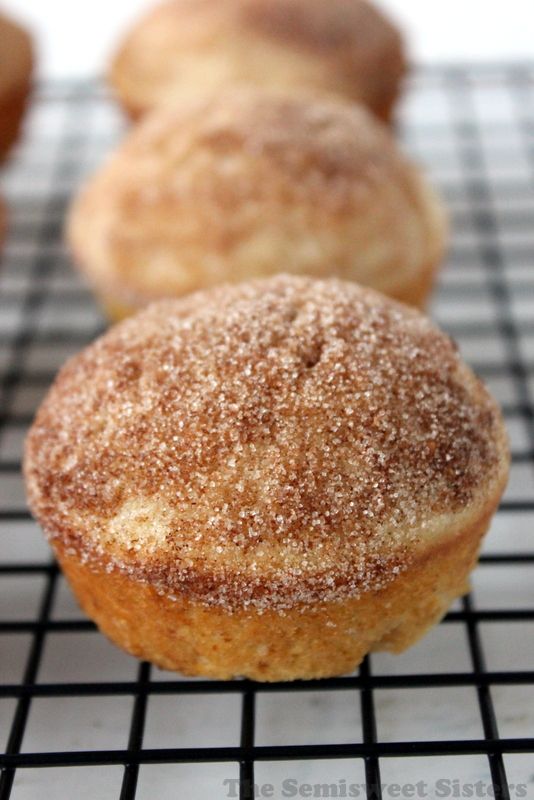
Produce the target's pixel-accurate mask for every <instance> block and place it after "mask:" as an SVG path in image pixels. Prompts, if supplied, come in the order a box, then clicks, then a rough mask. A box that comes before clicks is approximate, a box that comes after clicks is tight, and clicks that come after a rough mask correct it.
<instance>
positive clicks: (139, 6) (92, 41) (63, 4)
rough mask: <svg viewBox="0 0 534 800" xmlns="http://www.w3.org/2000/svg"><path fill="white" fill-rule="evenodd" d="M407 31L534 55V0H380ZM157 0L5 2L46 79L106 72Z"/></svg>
mask: <svg viewBox="0 0 534 800" xmlns="http://www.w3.org/2000/svg"><path fill="white" fill-rule="evenodd" d="M379 2H380V5H381V6H382V7H383V8H384V9H387V10H389V12H390V13H391V14H392V15H393V16H394V17H395V18H396V19H397V21H398V22H399V24H400V25H401V26H402V27H403V29H404V30H405V31H406V34H407V36H408V39H409V41H410V52H411V54H412V58H413V59H414V60H417V61H424V62H431V61H443V60H459V61H465V60H502V59H525V58H534V3H533V2H532V0H506V2H503V0H500V2H496V0H447V1H446V2H445V0H440V1H439V2H432V0H379ZM153 4H154V0H106V1H105V2H104V0H93V2H86V3H80V2H73V1H72V0H46V2H38V0H6V1H5V2H4V1H2V7H3V8H5V9H7V10H9V11H10V12H12V13H13V14H15V15H17V16H18V17H19V18H20V19H21V20H22V21H24V22H26V23H27V24H28V25H30V26H31V27H32V29H33V30H34V33H35V34H36V36H37V38H38V41H39V50H40V59H39V66H40V74H41V75H42V76H43V77H55V78H61V77H91V76H93V75H95V74H99V73H101V72H102V71H103V70H104V68H105V64H106V62H107V60H108V58H109V54H110V52H111V51H112V50H113V47H114V45H115V43H116V42H117V40H118V37H119V36H120V35H121V33H122V32H123V31H124V30H125V29H126V28H127V27H128V25H129V24H130V23H131V22H132V20H134V19H135V18H136V16H139V14H140V13H141V12H142V10H143V9H145V8H147V7H149V6H150V5H153Z"/></svg>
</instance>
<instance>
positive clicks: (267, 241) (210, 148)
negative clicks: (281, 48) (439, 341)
mask: <svg viewBox="0 0 534 800" xmlns="http://www.w3.org/2000/svg"><path fill="white" fill-rule="evenodd" d="M445 230H446V225H445V219H444V212H443V208H442V205H441V202H440V200H439V199H438V197H437V196H436V194H435V193H434V191H433V190H432V189H431V187H430V186H429V185H428V184H427V182H426V180H425V179H424V178H423V177H422V175H421V174H420V173H419V171H418V170H417V168H416V167H415V166H414V165H413V164H412V163H411V162H410V161H409V160H408V159H406V158H405V157H404V156H403V155H402V154H401V153H400V151H399V150H398V148H397V146H396V144H395V142H394V140H393V138H392V136H391V135H390V133H389V131H388V129H387V128H385V126H384V125H382V124H381V123H380V122H379V121H378V120H376V119H375V118H374V117H372V116H371V115H370V114H369V113H368V112H367V111H366V110H365V109H364V108H363V107H361V106H358V105H356V104H353V103H343V102H339V101H335V102H329V101H326V100H324V99H311V98H309V97H307V98H299V97H297V96H296V95H295V94H289V95H282V94H277V93H273V92H266V91H262V90H258V89H255V90H252V89H249V90H234V91H226V92H221V93H219V94H217V95H216V96H215V95H212V94H209V95H207V96H205V97H203V98H197V99H196V100H192V99H188V100H183V101H182V102H181V103H177V104H175V105H174V107H172V108H170V107H165V108H163V107H162V108H160V109H158V110H156V111H154V112H153V113H152V114H150V115H149V116H148V117H147V118H146V119H145V120H143V122H141V123H140V124H139V125H138V126H137V127H136V128H135V129H134V130H133V131H132V132H131V133H130V134H129V136H127V137H126V139H125V140H124V142H123V143H122V145H121V146H120V147H119V149H118V150H117V151H116V153H115V154H114V155H112V157H111V158H110V159H109V161H108V162H107V163H106V164H105V165H104V166H103V167H102V168H101V170H100V171H99V172H98V173H97V174H96V176H94V177H93V178H92V179H91V180H90V181H89V183H88V184H87V185H86V187H85V188H84V189H83V190H82V192H81V193H80V195H79V196H78V198H77V199H76V200H75V202H74V205H73V207H72V209H71V211H70V215H69V221H68V231H67V235H68V239H69V243H70V246H71V249H72V252H73V255H74V258H75V261H76V262H77V264H78V265H79V267H80V268H81V269H82V271H83V272H84V273H85V274H86V276H87V278H88V279H89V281H90V282H91V283H92V285H93V287H94V289H95V291H96V293H97V295H98V296H99V297H100V299H101V300H102V301H103V304H104V306H105V307H106V308H107V310H108V313H109V314H110V316H111V317H112V318H118V317H121V316H125V315H127V314H129V313H131V312H133V311H134V310H136V309H138V308H140V307H142V306H144V305H146V304H147V303H149V302H150V301H152V300H155V299H158V298H163V297H176V296H180V295H183V294H185V293H188V292H191V291H194V290H196V289H201V288H206V287H209V286H212V285H215V284H218V283H225V282H230V283H233V282H237V281H242V280H246V279H250V278H256V277H266V276H269V275H273V274H275V273H277V272H282V271H283V272H290V273H293V274H305V275H312V276H315V277H327V276H337V277H340V278H345V279H349V280H354V281H357V282H359V283H362V284H364V285H366V286H370V287H372V288H375V289H378V290H379V291H382V292H384V293H385V294H388V295H390V296H392V297H395V298H397V299H399V300H402V301H405V302H407V303H411V304H414V305H423V304H424V302H425V300H426V298H427V295H428V293H429V291H430V289H431V286H432V283H433V278H434V274H435V271H436V267H437V265H438V263H439V261H440V259H441V256H442V253H443V249H444V240H445Z"/></svg>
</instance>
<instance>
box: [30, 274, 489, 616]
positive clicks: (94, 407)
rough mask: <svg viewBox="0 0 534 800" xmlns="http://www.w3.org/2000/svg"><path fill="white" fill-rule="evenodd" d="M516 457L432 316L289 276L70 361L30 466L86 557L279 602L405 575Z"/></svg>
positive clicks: (177, 590) (66, 538)
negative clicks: (439, 524)
mask: <svg viewBox="0 0 534 800" xmlns="http://www.w3.org/2000/svg"><path fill="white" fill-rule="evenodd" d="M502 452H503V432H502V423H501V421H500V417H499V414H498V412H497V410H496V407H495V405H494V404H493V402H492V400H491V398H490V397H489V396H488V394H487V393H486V391H485V390H484V388H483V387H482V385H481V384H480V382H479V381H478V380H477V379H476V378H475V377H474V376H473V375H472V373H471V372H470V371H469V370H468V369H467V367H465V365H463V364H462V362H461V360H460V359H459V357H458V354H457V352H456V349H455V347H454V345H453V344H452V343H451V341H450V340H449V339H448V338H447V337H446V336H445V335H443V334H442V333H440V332H439V331H437V330H436V329H435V328H434V327H433V326H432V325H431V324H430V322H429V321H428V320H427V319H426V318H425V317H423V316H422V315H420V314H418V313H417V312H415V311H411V310H408V309H407V308H405V307H403V306H400V305H398V304H395V303H394V302H391V301H387V300H386V299H384V298H382V297H381V296H379V295H377V294H375V293H374V292H372V291H370V290H364V289H361V288H359V287H358V286H356V285H354V284H347V283H343V282H339V281H333V280H331V281H313V280H311V279H305V278H289V277H285V276H279V277H277V278H275V279H271V280H269V281H259V282H253V283H250V284H243V285H240V286H236V287H223V288H220V289H218V290H215V291H211V292H209V293H208V292H206V293H199V294H196V295H192V296H190V297H189V298H186V299H184V300H178V301H164V302H161V303H157V304H155V305H153V306H151V307H150V308H149V309H148V310H146V311H144V312H142V313H141V314H139V315H138V316H137V317H135V318H132V319H130V320H127V321H126V322H124V323H121V324H120V325H118V326H115V327H114V328H112V329H111V330H110V331H109V332H108V333H107V334H106V335H104V336H103V337H102V338H100V339H99V340H98V341H97V342H95V343H94V344H93V345H92V346H90V347H89V348H87V349H86V350H85V351H84V352H83V353H81V354H80V355H79V356H77V357H75V358H74V359H72V360H71V361H69V362H68V364H67V365H66V366H65V367H64V368H63V370H62V371H61V373H60V375H59V376H58V378H57V380H56V382H55V384H54V386H53V387H52V389H51V391H50V393H49V394H48V397H47V398H46V400H45V401H44V403H43V405H42V407H41V409H40V411H39V413H38V415H37V418H36V421H35V423H34V426H33V428H32V431H31V433H30V436H29V439H28V444H27V457H26V474H27V482H28V489H29V497H30V502H31V505H32V508H33V511H34V513H35V514H36V516H37V517H38V518H39V520H40V521H41V522H42V524H43V527H44V528H45V529H46V530H47V531H48V532H49V534H50V536H51V538H52V540H53V542H56V543H58V544H59V545H61V546H62V547H66V548H70V549H72V550H73V551H76V552H78V553H79V554H80V557H82V558H83V559H87V560H89V562H91V563H95V564H104V565H106V567H107V568H108V569H110V570H113V569H119V570H121V571H124V572H127V573H130V574H131V575H132V576H134V577H135V578H136V579H140V580H146V581H149V582H151V583H152V584H153V585H154V586H155V587H156V588H157V589H158V590H159V591H162V592H165V593H166V594H170V595H174V596H176V595H177V594H185V595H187V596H188V597H190V598H192V599H195V600H199V601H201V602H204V603H207V604H210V605H218V606H222V607H224V608H226V609H228V610H230V611H231V610H233V609H235V608H243V607H247V606H250V605H251V606H253V607H255V608H256V609H258V610H260V611H261V610H264V609H272V608H276V609H280V610H283V609H284V608H288V607H291V606H294V605H296V604H300V603H302V604H309V603H312V602H315V601H317V600H334V599H340V598H343V597H347V596H357V595H359V594H361V593H362V592H365V591H369V590H374V589H378V588H380V587H381V586H383V585H384V584H385V583H387V582H388V581H390V580H391V579H392V578H394V576H395V575H396V574H398V573H399V572H401V571H402V570H403V569H404V568H405V567H406V566H407V565H408V564H409V563H410V560H411V558H412V554H413V553H414V552H415V551H416V550H417V549H418V548H420V547H421V546H423V544H424V542H425V540H426V537H428V536H431V535H433V533H432V532H433V531H434V527H433V526H434V523H435V520H436V519H438V517H440V515H445V514H447V515H454V514H459V513H461V512H462V511H463V510H464V509H465V508H466V507H468V506H469V504H470V503H474V502H477V498H479V497H480V495H481V493H482V492H484V491H485V490H486V489H487V487H488V486H489V485H490V484H492V483H493V482H494V481H495V480H496V479H497V478H498V476H499V473H500V472H501V474H502V461H503V458H504V457H503V455H502ZM452 532H453V531H451V533H452Z"/></svg>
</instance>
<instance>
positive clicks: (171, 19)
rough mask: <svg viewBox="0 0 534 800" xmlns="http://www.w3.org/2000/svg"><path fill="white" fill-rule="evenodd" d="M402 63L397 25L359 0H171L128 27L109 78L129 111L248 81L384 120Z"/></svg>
mask: <svg viewBox="0 0 534 800" xmlns="http://www.w3.org/2000/svg"><path fill="white" fill-rule="evenodd" d="M405 70H406V61H405V56H404V52H403V43H402V39H401V36H400V34H399V32H398V31H397V30H396V28H395V27H394V26H393V25H392V24H391V23H390V22H389V20H387V19H386V18H385V17H384V16H383V15H382V14H381V13H380V12H379V11H378V10H377V9H376V8H375V7H374V6H372V5H371V4H370V3H367V2H365V1H364V0H330V1H329V2H324V0H172V1H171V2H167V3H163V4H161V5H158V6H156V7H155V8H154V9H152V10H151V11H150V12H149V13H148V14H147V15H146V16H145V17H144V18H143V19H141V20H140V21H139V22H138V23H137V25H135V27H134V28H133V30H132V31H131V32H130V33H129V35H128V36H127V37H126V39H125V41H124V42H123V43H122V45H121V47H120V49H119V51H118V53H117V55H116V56H115V58H114V60H113V63H112V65H111V69H110V75H109V79H110V82H111V84H112V87H113V88H114V90H115V92H116V94H117V96H118V98H119V100H120V101H121V103H122V105H123V107H124V109H125V110H126V112H127V113H128V114H129V115H130V116H132V117H138V116H140V115H141V114H144V113H145V112H146V111H147V110H148V109H151V108H154V106H156V105H160V104H162V103H169V102H170V103H174V102H175V101H176V100H177V99H179V98H181V97H182V96H183V95H184V94H193V95H194V94H196V92H197V91H199V90H213V91H219V90H220V89H222V88H223V87H225V86H229V85H236V84H238V85H239V84H247V85H249V84H251V85H254V86H259V87H264V88H272V89H282V90H288V89H289V90H293V91H295V92H296V93H297V94H300V93H302V91H303V90H304V91H311V92H324V93H329V94H332V95H335V96H340V97H344V98H347V99H349V100H356V101H359V102H361V103H364V104H365V105H366V106H368V107H369V109H370V110H371V111H372V112H373V113H374V114H376V115H377V116H379V117H381V118H382V119H383V120H389V119H390V117H391V114H392V110H393V106H394V103H395V100H396V98H397V96H398V94H399V88H400V84H401V80H402V77H403V75H404V73H405Z"/></svg>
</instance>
